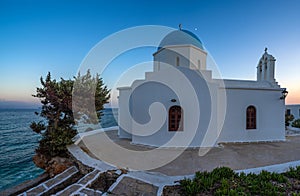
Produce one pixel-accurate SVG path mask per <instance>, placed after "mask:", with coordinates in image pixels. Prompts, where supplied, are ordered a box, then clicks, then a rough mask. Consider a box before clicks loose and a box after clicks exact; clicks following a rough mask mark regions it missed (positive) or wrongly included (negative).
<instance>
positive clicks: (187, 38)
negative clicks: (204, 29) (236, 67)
mask: <svg viewBox="0 0 300 196" xmlns="http://www.w3.org/2000/svg"><path fill="white" fill-rule="evenodd" d="M175 45H193V46H195V47H197V48H200V49H202V50H204V48H203V45H202V42H201V40H200V39H199V38H198V37H197V35H195V34H194V33H192V32H190V31H188V30H182V29H180V30H175V31H172V32H171V33H169V34H168V35H166V36H165V37H164V38H163V39H162V41H161V42H160V44H159V47H158V48H157V50H160V49H161V48H164V47H165V46H175Z"/></svg>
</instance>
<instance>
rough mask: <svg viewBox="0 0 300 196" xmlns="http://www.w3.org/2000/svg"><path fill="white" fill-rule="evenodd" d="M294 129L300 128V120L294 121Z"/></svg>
mask: <svg viewBox="0 0 300 196" xmlns="http://www.w3.org/2000/svg"><path fill="white" fill-rule="evenodd" d="M292 127H296V128H300V119H297V120H294V121H293V122H292Z"/></svg>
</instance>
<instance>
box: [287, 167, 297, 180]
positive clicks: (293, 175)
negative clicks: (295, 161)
mask: <svg viewBox="0 0 300 196" xmlns="http://www.w3.org/2000/svg"><path fill="white" fill-rule="evenodd" d="M285 176H287V177H289V178H295V179H298V180H300V166H297V167H296V168H292V167H291V168H290V170H289V171H288V172H286V173H285Z"/></svg>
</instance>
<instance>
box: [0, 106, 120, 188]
mask: <svg viewBox="0 0 300 196" xmlns="http://www.w3.org/2000/svg"><path fill="white" fill-rule="evenodd" d="M35 112H39V109H0V191H2V190H5V189H7V188H10V187H13V186H15V185H18V184H20V183H22V182H24V181H27V180H30V179H33V178H36V177H37V176H39V175H40V174H42V173H43V172H44V171H43V170H42V169H40V168H38V167H36V166H35V165H34V163H33V161H32V157H33V155H34V154H35V149H36V147H37V146H38V141H39V139H40V138H41V136H40V135H38V134H36V133H35V132H33V131H32V130H31V129H30V127H29V126H30V124H31V122H33V121H40V120H43V119H42V118H41V117H39V116H37V115H35ZM117 113H118V110H117V109H116V108H106V109H104V110H103V116H102V117H101V127H103V128H105V127H111V126H117V120H116V119H117Z"/></svg>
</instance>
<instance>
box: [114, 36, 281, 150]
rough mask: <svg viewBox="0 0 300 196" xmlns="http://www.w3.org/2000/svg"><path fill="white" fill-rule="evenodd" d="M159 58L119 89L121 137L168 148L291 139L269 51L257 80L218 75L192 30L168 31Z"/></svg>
mask: <svg viewBox="0 0 300 196" xmlns="http://www.w3.org/2000/svg"><path fill="white" fill-rule="evenodd" d="M153 57H154V65H153V72H147V73H145V79H144V80H136V81H134V82H133V84H132V85H131V86H129V87H122V88H118V90H119V100H118V101H119V117H118V118H119V119H118V123H119V130H118V134H119V137H120V138H127V139H131V141H132V143H135V144H143V145H150V146H165V147H187V146H188V147H211V146H215V145H217V144H218V143H222V142H258V141H278V140H285V127H284V118H285V117H284V113H285V101H284V98H282V91H283V89H282V88H281V87H280V86H279V85H278V84H277V82H276V80H275V58H274V57H273V56H272V55H270V54H268V53H267V51H266V50H265V53H264V54H263V55H262V57H261V58H260V60H259V62H258V65H257V80H256V81H246V80H221V79H214V78H212V72H211V71H210V70H207V66H206V61H207V52H206V51H205V49H204V47H203V45H202V43H201V41H200V40H199V38H198V37H197V36H196V35H194V34H193V33H191V32H189V31H186V30H176V31H173V32H171V33H170V34H168V35H167V36H166V37H165V38H164V39H163V40H162V41H161V43H160V45H159V47H158V49H157V51H156V52H155V53H154V54H153Z"/></svg>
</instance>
